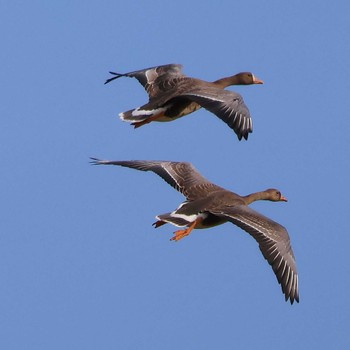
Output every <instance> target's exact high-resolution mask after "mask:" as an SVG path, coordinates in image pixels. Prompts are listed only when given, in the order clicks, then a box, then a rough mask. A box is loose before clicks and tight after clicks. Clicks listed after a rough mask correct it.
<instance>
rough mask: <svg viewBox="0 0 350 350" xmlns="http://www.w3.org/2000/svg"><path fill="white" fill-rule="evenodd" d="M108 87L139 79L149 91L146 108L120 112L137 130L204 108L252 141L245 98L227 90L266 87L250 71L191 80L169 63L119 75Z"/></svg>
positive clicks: (251, 129) (121, 116)
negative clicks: (208, 79) (213, 78)
mask: <svg viewBox="0 0 350 350" xmlns="http://www.w3.org/2000/svg"><path fill="white" fill-rule="evenodd" d="M110 73H111V74H112V75H114V76H113V77H112V78H109V79H107V80H106V82H105V84H107V83H109V82H111V81H113V80H114V79H118V78H120V77H130V78H136V79H137V80H138V81H139V82H140V83H141V85H142V86H143V87H144V88H145V90H146V92H147V93H148V96H149V101H148V103H146V104H145V105H143V106H141V107H138V108H135V109H131V110H129V111H126V112H123V113H120V114H119V116H120V118H121V119H122V120H124V121H127V122H131V125H133V126H134V127H135V128H138V127H140V126H142V125H145V124H148V123H150V122H152V121H158V122H166V121H172V120H175V119H178V118H181V117H183V116H185V115H187V114H190V113H192V112H194V111H196V110H198V109H199V108H201V107H203V108H205V109H207V110H208V111H209V112H212V113H214V114H215V115H216V116H217V117H219V118H220V119H221V120H223V121H224V122H225V123H226V124H227V125H228V126H229V127H230V128H231V129H233V130H234V132H235V133H236V134H237V137H238V139H239V140H241V139H242V137H243V138H244V139H246V140H247V139H248V135H249V133H251V132H252V131H253V127H252V119H251V116H250V113H249V110H248V108H247V106H246V105H245V103H244V101H243V98H242V96H241V95H239V94H238V93H236V92H232V91H227V90H224V89H225V88H226V87H228V86H230V85H251V84H263V81H262V80H260V79H257V78H256V77H255V76H254V74H252V73H250V72H242V73H238V74H236V75H233V76H230V77H226V78H222V79H219V80H216V81H214V82H207V81H203V80H200V79H196V78H190V77H187V76H186V75H184V74H183V73H182V66H181V65H179V64H167V65H163V66H157V67H151V68H146V69H142V70H138V71H135V72H129V73H124V74H123V73H115V72H110Z"/></svg>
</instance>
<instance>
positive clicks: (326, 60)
mask: <svg viewBox="0 0 350 350" xmlns="http://www.w3.org/2000/svg"><path fill="white" fill-rule="evenodd" d="M0 4H1V10H0V29H1V33H2V36H1V52H0V57H1V65H0V75H1V103H0V113H1V118H0V134H1V135H0V137H1V148H0V153H1V172H0V180H1V181H0V193H1V197H0V198H1V199H0V206H1V208H0V218H1V220H0V239H1V241H0V281H1V282H0V348H1V349H7V350H9V349H15V350H16V349H180V348H181V349H232V348H237V349H257V348H259V349H281V348H283V349H285V350H287V349H349V346H350V333H349V329H350V328H349V319H350V307H349V298H348V294H349V289H350V283H349V275H350V266H349V261H348V256H349V253H348V250H349V244H350V235H349V224H348V219H349V202H348V198H349V163H350V157H349V156H350V154H349V153H350V152H349V133H350V121H349V112H350V99H349V88H350V68H349V61H350V44H349V32H350V21H349V18H350V3H349V2H347V1H337V2H334V1H322V2H306V1H292V2H281V1H266V2H263V1H257V0H256V1H254V0H252V1H229V0H227V1H220V2H205V1H204V2H203V1H182V0H178V1H176V2H175V1H147V2H141V1H139V2H136V1H119V2H118V1H88V2H86V1H60V2H58V1H56V2H55V1H50V2H49V1H30V2H25V1H7V2H6V1H1V3H0ZM166 63H181V64H183V65H184V72H185V73H186V74H187V75H189V76H193V77H198V78H201V79H204V80H208V81H211V80H216V79H218V78H221V77H223V76H228V75H232V74H235V73H237V72H239V71H247V70H249V71H252V72H253V73H254V74H255V75H256V76H257V77H259V78H260V79H263V80H264V82H265V84H264V85H256V86H242V87H235V88H233V89H232V88H230V89H231V90H234V91H237V92H239V93H241V94H242V95H243V97H244V100H245V102H246V104H247V105H248V107H249V109H250V112H251V115H252V117H253V126H254V132H253V134H251V135H250V137H249V140H248V141H247V142H245V141H241V142H239V141H238V140H237V138H236V136H235V134H234V133H233V132H232V130H230V129H229V128H228V127H227V126H226V125H225V124H224V123H222V122H221V121H220V120H219V119H218V118H216V117H215V116H213V115H212V114H210V113H209V112H207V111H205V110H200V111H197V112H196V113H194V114H192V115H190V116H188V117H186V118H183V119H180V120H177V121H175V122H173V123H167V124H164V123H152V124H150V125H146V126H144V127H142V128H140V129H137V130H133V129H132V127H130V126H129V125H128V124H127V123H123V122H122V121H120V120H119V118H118V117H117V115H118V113H120V112H122V111H126V110H128V109H131V108H134V107H137V106H140V105H142V104H143V103H145V102H146V101H147V95H146V93H145V91H144V90H143V88H142V87H141V86H140V85H139V84H138V82H137V81H136V80H134V79H127V78H125V79H119V80H117V81H115V82H113V83H111V84H109V85H103V82H104V80H105V79H106V78H108V77H109V74H108V71H109V70H114V71H120V72H128V71H132V70H136V69H142V68H146V67H150V66H154V65H159V64H166ZM89 156H96V157H100V158H104V159H120V160H122V159H125V160H129V159H165V160H184V161H190V162H192V163H193V164H194V165H195V166H196V168H197V169H198V170H199V171H200V172H201V173H202V174H203V175H204V176H206V177H207V178H208V179H210V180H211V181H213V182H215V183H217V184H219V185H220V186H223V187H226V188H228V189H231V190H232V191H234V192H237V193H239V194H241V195H245V194H248V193H251V192H255V191H258V190H264V189H266V188H269V187H276V188H278V189H280V190H281V192H282V194H283V195H284V196H286V197H287V198H288V200H289V201H288V203H269V202H259V203H254V204H253V205H252V207H253V208H255V209H256V210H258V211H260V212H261V213H263V214H264V215H267V216H269V217H271V218H272V219H274V220H275V221H277V222H279V223H281V224H282V225H284V226H285V227H286V228H287V229H288V231H289V234H290V236H291V241H292V246H293V249H294V253H295V256H296V259H297V264H298V270H299V275H300V280H299V282H300V304H294V305H292V306H291V305H290V304H289V303H285V302H284V297H283V295H282V293H281V290H280V287H279V285H278V284H277V282H276V279H275V276H274V275H273V273H272V271H271V268H270V266H269V265H268V264H267V263H266V262H265V260H264V259H263V257H262V255H261V253H260V251H259V249H258V246H257V244H256V242H255V241H254V240H253V239H251V237H250V236H248V235H247V234H246V233H244V232H243V231H242V230H240V229H239V228H237V227H235V226H234V225H231V224H225V225H222V226H219V227H216V228H212V229H209V230H199V231H195V232H193V233H192V234H191V235H190V236H189V237H187V238H185V239H183V240H182V241H180V242H178V243H174V242H170V241H169V239H170V238H171V236H172V232H173V231H174V227H172V226H170V225H166V226H162V227H161V228H159V229H157V230H154V229H153V228H152V227H151V223H152V222H154V220H155V219H154V216H155V215H157V214H161V213H164V212H167V211H170V210H173V209H175V208H176V207H177V205H178V204H179V203H180V202H181V201H182V200H183V197H182V196H181V195H180V194H179V193H178V192H176V191H174V190H173V189H172V188H170V187H169V186H168V185H167V184H165V183H164V182H163V181H162V180H161V179H160V178H158V177H157V176H156V175H154V174H151V173H141V172H138V171H135V170H129V169H123V168H119V167H102V166H101V167H92V166H90V165H89V162H88V160H89V159H88V158H89Z"/></svg>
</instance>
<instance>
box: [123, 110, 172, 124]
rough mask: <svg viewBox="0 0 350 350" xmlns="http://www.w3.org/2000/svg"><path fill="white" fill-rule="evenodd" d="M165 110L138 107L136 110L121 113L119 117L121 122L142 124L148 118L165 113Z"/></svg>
mask: <svg viewBox="0 0 350 350" xmlns="http://www.w3.org/2000/svg"><path fill="white" fill-rule="evenodd" d="M164 111H165V108H157V109H151V110H147V109H142V107H138V108H135V109H130V110H129V111H126V112H122V113H119V117H120V119H121V120H123V121H126V122H142V121H145V120H146V119H148V118H151V117H153V116H156V115H159V114H160V113H162V112H164Z"/></svg>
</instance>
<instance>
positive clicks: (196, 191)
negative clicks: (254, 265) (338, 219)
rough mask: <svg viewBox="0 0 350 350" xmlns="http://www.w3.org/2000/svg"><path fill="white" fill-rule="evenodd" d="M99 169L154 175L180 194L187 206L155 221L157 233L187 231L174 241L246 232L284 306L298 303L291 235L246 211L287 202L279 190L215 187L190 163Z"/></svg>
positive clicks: (143, 163)
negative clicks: (220, 229)
mask: <svg viewBox="0 0 350 350" xmlns="http://www.w3.org/2000/svg"><path fill="white" fill-rule="evenodd" d="M91 159H92V163H93V164H96V165H100V164H103V165H119V166H123V167H129V168H133V169H137V170H142V171H152V172H154V173H156V174H157V175H159V176H160V177H162V178H163V179H164V180H165V181H166V182H167V183H168V184H170V185H171V186H172V187H174V188H175V189H176V190H178V191H179V192H181V193H182V194H183V195H184V196H185V197H186V201H185V202H183V203H182V204H181V205H180V206H179V207H178V208H177V209H176V210H174V211H172V212H169V213H166V214H161V215H158V216H157V221H156V222H155V223H154V226H155V227H159V226H162V225H163V224H165V223H171V224H173V225H175V226H185V227H186V226H187V228H185V229H181V230H178V231H176V232H174V237H173V238H172V240H175V241H178V240H180V239H181V238H183V237H185V236H187V235H189V234H190V233H191V231H192V230H193V229H195V228H196V229H198V228H208V227H213V226H216V225H220V224H223V223H225V222H232V223H233V224H235V225H237V226H238V227H240V228H241V229H243V230H244V231H246V232H248V233H249V234H250V235H251V236H252V237H253V238H254V239H255V240H256V241H257V243H258V244H259V248H260V250H261V252H262V254H263V256H264V257H265V259H266V260H267V261H268V263H269V264H270V265H271V266H272V269H273V271H274V272H275V274H276V277H277V281H278V283H280V284H281V287H282V292H283V293H284V295H285V299H286V301H287V300H288V299H289V300H290V303H291V304H293V302H294V300H295V301H297V302H299V291H298V273H297V268H296V264H295V258H294V254H293V251H292V248H291V245H290V239H289V235H288V232H287V230H286V229H285V228H284V227H283V226H281V225H280V224H278V223H277V222H275V221H273V220H271V219H269V218H268V217H266V216H264V215H262V214H260V213H258V212H257V211H255V210H253V209H251V208H250V207H249V206H248V205H249V204H250V203H252V202H255V201H257V200H269V201H273V202H279V201H287V200H286V198H284V197H283V196H282V195H281V192H280V191H278V190H276V189H268V190H265V191H261V192H256V193H252V194H250V195H247V196H239V195H238V194H236V193H234V192H231V191H228V190H226V189H224V188H222V187H220V186H217V185H215V184H213V183H211V182H210V181H208V180H207V179H205V178H204V177H203V176H202V175H200V174H199V173H198V172H197V170H196V169H195V168H194V167H193V166H192V164H190V163H185V162H170V161H141V160H135V161H108V160H99V159H96V158H91Z"/></svg>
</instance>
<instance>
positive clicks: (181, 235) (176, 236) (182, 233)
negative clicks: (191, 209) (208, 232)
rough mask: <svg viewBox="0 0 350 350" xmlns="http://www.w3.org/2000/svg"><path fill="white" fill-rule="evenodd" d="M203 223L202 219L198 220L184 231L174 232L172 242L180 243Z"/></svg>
mask: <svg viewBox="0 0 350 350" xmlns="http://www.w3.org/2000/svg"><path fill="white" fill-rule="evenodd" d="M201 221H202V218H197V219H196V220H194V221H193V222H192V224H191V225H189V226H188V227H187V228H186V229H184V230H178V231H175V232H174V237H172V238H170V240H171V241H179V240H180V239H181V238H184V237H186V236H188V235H189V234H190V233H191V231H192V230H193V229H194V228H195V227H196V225H197V224H198V223H200V222H201Z"/></svg>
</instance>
